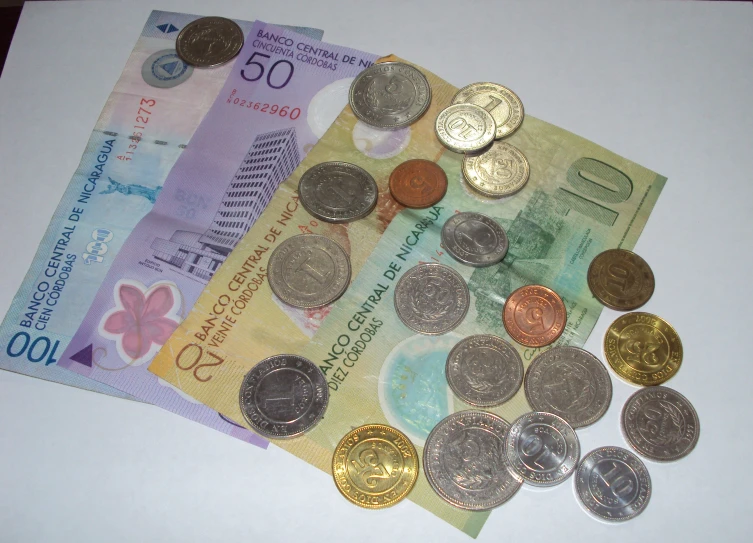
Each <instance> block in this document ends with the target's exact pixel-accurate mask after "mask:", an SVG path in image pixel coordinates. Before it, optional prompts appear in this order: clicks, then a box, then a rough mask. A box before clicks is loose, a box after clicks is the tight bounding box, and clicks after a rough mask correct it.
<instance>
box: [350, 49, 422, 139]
mask: <svg viewBox="0 0 753 543" xmlns="http://www.w3.org/2000/svg"><path fill="white" fill-rule="evenodd" d="M349 99H350V107H351V108H352V109H353V113H355V115H356V117H358V118H359V119H361V120H362V121H363V122H365V123H366V124H368V125H370V126H373V127H375V128H382V129H387V130H397V129H398V128H404V127H406V126H409V125H411V124H413V123H415V122H416V121H417V120H418V119H420V118H421V116H422V115H423V114H424V113H426V110H427V109H428V108H429V104H430V103H431V86H430V85H429V81H428V80H427V79H426V76H425V75H424V74H422V73H421V71H420V70H418V69H416V68H414V67H413V66H411V65H409V64H405V63H403V62H381V63H379V64H374V65H373V66H370V67H369V68H366V69H365V70H364V71H362V72H361V73H360V74H358V76H357V77H356V78H355V79H354V80H353V83H352V84H351V86H350V95H349Z"/></svg>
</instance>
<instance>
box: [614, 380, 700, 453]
mask: <svg viewBox="0 0 753 543" xmlns="http://www.w3.org/2000/svg"><path fill="white" fill-rule="evenodd" d="M621 425H622V433H623V434H624V435H625V439H626V440H627V442H628V443H629V444H630V446H631V447H633V449H635V450H636V451H638V454H640V455H642V456H645V457H646V458H650V459H651V460H655V461H657V462H671V461H673V460H678V459H680V458H683V457H685V456H687V455H689V454H690V452H691V451H692V450H693V449H694V448H695V446H696V443H698V435H699V434H700V430H701V425H700V421H699V420H698V413H696V410H695V408H694V407H693V404H691V403H690V401H689V400H688V399H687V398H686V397H685V396H683V395H682V394H680V393H679V392H677V391H676V390H672V389H671V388H667V387H662V386H656V387H647V388H642V389H640V390H639V391H638V392H636V393H635V394H633V395H632V396H630V398H628V400H627V402H625V406H624V407H623V408H622V417H621Z"/></svg>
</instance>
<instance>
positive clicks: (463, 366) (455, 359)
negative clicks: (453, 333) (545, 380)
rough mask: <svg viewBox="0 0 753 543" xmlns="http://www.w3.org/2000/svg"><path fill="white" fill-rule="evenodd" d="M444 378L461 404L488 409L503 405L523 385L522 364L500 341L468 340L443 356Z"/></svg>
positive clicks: (487, 338) (483, 337)
mask: <svg viewBox="0 0 753 543" xmlns="http://www.w3.org/2000/svg"><path fill="white" fill-rule="evenodd" d="M445 375H446V376H447V383H448V384H449V385H450V388H451V389H452V391H453V392H454V393H455V394H456V395H457V396H458V397H459V398H460V399H461V400H463V401H464V402H466V403H469V404H471V405H475V406H477V407H491V406H494V405H500V404H502V403H505V402H506V401H507V400H509V399H510V398H512V397H513V396H514V395H515V393H516V392H517V391H518V389H519V388H520V385H521V383H522V382H523V361H522V360H521V359H520V355H519V354H518V351H516V350H515V348H514V347H513V346H512V345H510V344H509V343H507V342H506V341H505V340H504V339H502V338H501V337H497V336H492V335H476V336H468V337H467V338H465V339H463V340H461V341H460V342H458V344H457V345H455V346H454V347H453V348H452V350H451V351H450V354H449V355H448V356H447V365H446V366H445Z"/></svg>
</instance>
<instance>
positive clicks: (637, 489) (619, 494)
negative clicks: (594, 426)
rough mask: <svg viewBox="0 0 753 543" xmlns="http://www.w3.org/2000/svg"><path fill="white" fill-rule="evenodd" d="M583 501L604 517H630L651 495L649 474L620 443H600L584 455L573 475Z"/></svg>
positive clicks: (646, 502) (615, 519)
mask: <svg viewBox="0 0 753 543" xmlns="http://www.w3.org/2000/svg"><path fill="white" fill-rule="evenodd" d="M575 490H576V494H578V498H580V501H581V502H582V503H583V505H584V506H585V507H586V509H588V511H590V512H591V513H593V514H594V515H596V516H597V517H600V518H602V519H604V520H612V521H621V520H630V519H631V518H633V517H635V516H637V515H639V514H641V513H642V512H643V510H644V509H645V508H646V506H647V505H648V500H649V499H650V498H651V477H650V476H649V474H648V470H647V469H646V466H645V465H644V464H643V462H641V459H640V458H638V457H637V456H635V455H634V454H633V453H631V452H630V451H628V450H626V449H623V448H621V447H600V448H598V449H594V450H593V451H591V452H590V453H588V454H587V455H586V457H585V458H584V459H583V462H581V463H580V467H579V468H578V473H577V475H576V476H575Z"/></svg>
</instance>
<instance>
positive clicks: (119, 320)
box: [99, 279, 181, 365]
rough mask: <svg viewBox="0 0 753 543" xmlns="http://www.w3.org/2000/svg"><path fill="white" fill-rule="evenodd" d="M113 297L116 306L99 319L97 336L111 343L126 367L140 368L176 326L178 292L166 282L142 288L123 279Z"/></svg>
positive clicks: (178, 301)
mask: <svg viewBox="0 0 753 543" xmlns="http://www.w3.org/2000/svg"><path fill="white" fill-rule="evenodd" d="M113 294H114V298H115V304H116V305H115V307H114V308H113V309H111V310H110V311H108V312H107V313H105V315H104V316H103V317H102V320H101V321H100V325H99V332H100V334H101V335H102V336H103V337H105V338H108V339H112V340H114V341H115V345H116V347H117V350H118V354H119V355H120V356H121V358H123V360H125V361H126V362H129V365H139V364H143V363H144V362H147V361H148V360H151V358H152V357H153V356H154V355H155V354H157V351H158V350H159V348H160V347H161V346H162V345H164V344H165V342H166V341H167V339H168V338H169V337H170V335H171V334H172V333H173V332H174V331H175V329H176V328H177V327H178V324H180V320H181V319H180V317H179V316H178V314H177V312H178V311H179V309H180V298H181V296H180V291H179V290H178V288H177V286H176V285H175V283H171V282H169V281H160V282H158V283H154V284H153V285H152V286H151V287H149V288H146V286H144V285H143V284H141V283H140V282H138V281H132V280H127V279H124V280H121V281H118V283H117V284H116V285H115V289H114V292H113Z"/></svg>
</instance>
